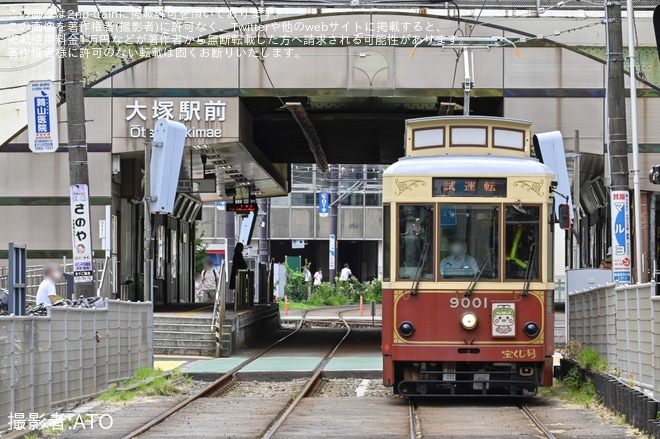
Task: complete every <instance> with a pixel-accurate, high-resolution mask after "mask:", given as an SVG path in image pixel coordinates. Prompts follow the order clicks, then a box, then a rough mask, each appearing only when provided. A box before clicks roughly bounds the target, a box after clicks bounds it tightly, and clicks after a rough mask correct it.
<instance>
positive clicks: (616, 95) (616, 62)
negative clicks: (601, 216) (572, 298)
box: [605, 0, 641, 283]
mask: <svg viewBox="0 0 660 439" xmlns="http://www.w3.org/2000/svg"><path fill="white" fill-rule="evenodd" d="M605 5H606V6H605V14H606V25H607V110H608V114H607V128H608V130H607V135H608V137H607V150H608V154H609V157H610V189H611V190H610V197H611V199H610V206H611V228H612V229H611V232H612V253H613V254H612V269H613V271H614V273H613V274H614V280H615V281H620V282H627V283H630V282H631V278H630V213H629V202H628V200H629V192H628V190H629V185H628V173H629V168H628V140H627V135H626V101H625V98H626V96H625V86H624V81H623V78H624V76H623V75H624V72H623V63H624V56H623V36H622V28H621V3H620V2H619V1H617V0H615V1H608V2H606V4H605ZM617 206H619V208H620V210H619V212H621V215H618V214H617ZM617 232H618V233H617ZM636 232H637V233H641V231H636ZM626 262H627V265H626ZM636 262H637V263H640V262H641V261H636ZM626 272H627V273H626Z"/></svg>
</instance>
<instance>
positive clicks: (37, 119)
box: [27, 81, 59, 153]
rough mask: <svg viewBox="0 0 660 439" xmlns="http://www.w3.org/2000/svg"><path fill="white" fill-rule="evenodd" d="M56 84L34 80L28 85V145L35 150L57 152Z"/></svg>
mask: <svg viewBox="0 0 660 439" xmlns="http://www.w3.org/2000/svg"><path fill="white" fill-rule="evenodd" d="M55 93H56V89H55V85H54V84H53V83H52V82H50V81H32V82H30V83H28V86H27V104H28V105H27V106H28V114H27V115H28V146H29V147H30V150H31V151H33V152H38V153H42V152H55V151H56V150H57V147H58V142H59V140H58V136H57V107H56V104H57V102H56V98H55Z"/></svg>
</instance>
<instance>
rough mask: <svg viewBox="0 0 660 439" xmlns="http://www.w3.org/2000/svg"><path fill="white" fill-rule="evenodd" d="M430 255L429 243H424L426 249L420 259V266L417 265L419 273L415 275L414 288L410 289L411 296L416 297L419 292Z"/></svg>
mask: <svg viewBox="0 0 660 439" xmlns="http://www.w3.org/2000/svg"><path fill="white" fill-rule="evenodd" d="M428 253H429V243H428V242H427V243H424V248H423V249H422V255H421V256H420V257H419V265H417V272H416V273H415V279H414V280H413V284H412V288H411V289H410V295H411V296H416V295H417V290H418V289H419V281H420V280H421V279H422V272H423V271H424V265H426V258H427V255H428Z"/></svg>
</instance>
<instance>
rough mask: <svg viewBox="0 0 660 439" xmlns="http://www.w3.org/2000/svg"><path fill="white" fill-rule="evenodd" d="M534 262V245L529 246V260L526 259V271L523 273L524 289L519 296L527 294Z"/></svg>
mask: <svg viewBox="0 0 660 439" xmlns="http://www.w3.org/2000/svg"><path fill="white" fill-rule="evenodd" d="M535 261H536V243H534V244H532V245H531V246H529V258H528V259H527V271H525V287H524V288H523V290H522V293H520V295H521V296H526V295H528V294H529V284H530V283H531V282H532V267H533V266H534V262H535Z"/></svg>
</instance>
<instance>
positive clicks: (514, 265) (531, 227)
mask: <svg viewBox="0 0 660 439" xmlns="http://www.w3.org/2000/svg"><path fill="white" fill-rule="evenodd" d="M539 214H540V208H539V206H523V205H520V204H519V205H514V206H507V207H506V278H507V279H525V278H527V276H529V278H530V279H538V277H539V259H540V256H541V253H540V250H541V249H540V248H539V236H540V231H539Z"/></svg>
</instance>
